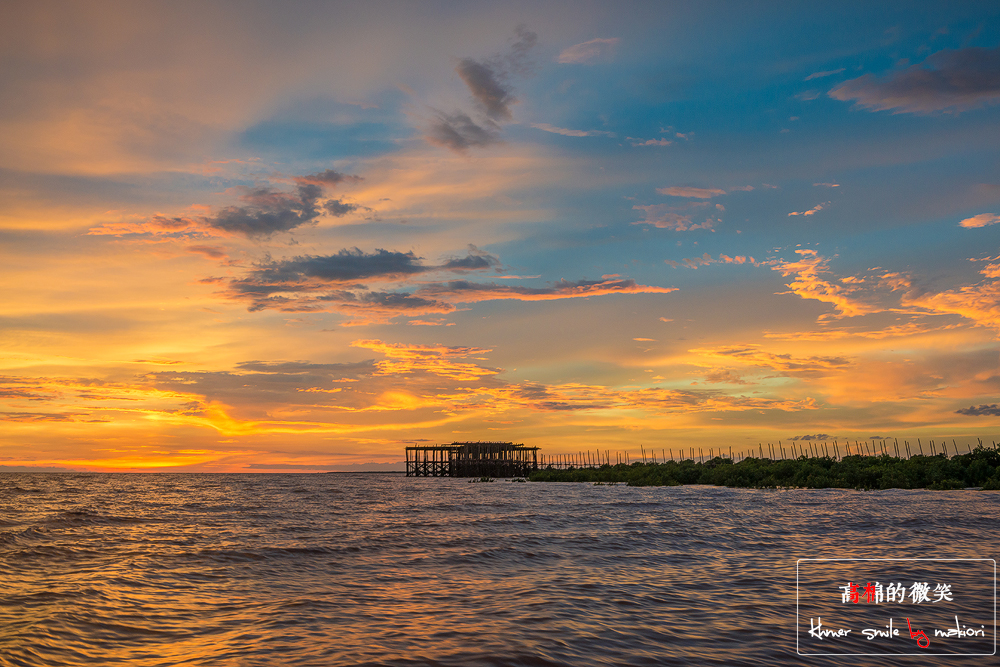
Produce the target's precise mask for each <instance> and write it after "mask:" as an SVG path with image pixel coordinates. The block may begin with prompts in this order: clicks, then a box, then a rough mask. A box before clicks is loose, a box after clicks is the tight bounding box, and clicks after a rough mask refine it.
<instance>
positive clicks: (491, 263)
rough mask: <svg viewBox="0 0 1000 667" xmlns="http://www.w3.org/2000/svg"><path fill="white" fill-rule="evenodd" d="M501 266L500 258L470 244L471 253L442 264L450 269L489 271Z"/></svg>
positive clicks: (458, 270)
mask: <svg viewBox="0 0 1000 667" xmlns="http://www.w3.org/2000/svg"><path fill="white" fill-rule="evenodd" d="M500 267H501V263H500V258H499V257H497V256H496V255H492V254H490V253H488V252H485V251H483V250H480V249H479V248H477V247H476V246H474V245H472V244H471V243H470V244H469V254H468V255H466V256H465V257H462V258H456V259H449V260H448V261H446V262H445V263H444V264H442V265H441V268H442V269H447V270H449V271H457V272H461V271H488V270H491V269H499V268H500Z"/></svg>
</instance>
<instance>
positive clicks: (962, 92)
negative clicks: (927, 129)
mask: <svg viewBox="0 0 1000 667" xmlns="http://www.w3.org/2000/svg"><path fill="white" fill-rule="evenodd" d="M829 95H830V97H832V98H834V99H838V100H843V101H848V100H855V101H856V103H857V105H858V106H860V107H864V108H866V109H872V110H875V111H883V110H889V109H896V110H897V113H901V112H910V113H931V112H934V111H962V110H965V109H972V108H975V107H979V106H982V105H984V104H989V103H995V102H997V101H1000V47H997V48H994V49H984V48H968V49H958V50H951V49H949V50H945V51H938V52H937V53H935V54H933V55H931V56H929V57H928V58H927V59H926V60H925V61H924V62H923V63H921V64H920V65H911V66H910V67H907V68H906V69H904V70H900V71H898V72H892V73H890V74H887V75H886V76H883V77H881V78H879V77H874V76H872V75H871V74H865V75H864V76H861V77H859V78H857V79H851V80H850V81H845V82H844V83H842V84H840V85H839V86H837V87H836V88H834V89H833V90H831V91H830V92H829Z"/></svg>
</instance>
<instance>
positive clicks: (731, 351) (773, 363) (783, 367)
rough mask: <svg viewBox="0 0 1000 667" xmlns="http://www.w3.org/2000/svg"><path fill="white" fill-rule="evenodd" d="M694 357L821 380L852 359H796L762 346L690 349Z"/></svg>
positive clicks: (837, 357) (842, 367)
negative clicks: (736, 363) (819, 378)
mask: <svg viewBox="0 0 1000 667" xmlns="http://www.w3.org/2000/svg"><path fill="white" fill-rule="evenodd" d="M690 352H691V353H692V354H695V355H699V356H701V357H704V358H707V359H716V360H722V361H725V362H727V363H728V364H732V363H733V362H738V363H741V364H745V365H748V366H756V367H759V368H763V369H767V370H769V371H773V372H777V373H780V374H782V375H788V376H804V377H818V376H822V375H826V374H828V373H831V372H834V371H841V370H843V369H845V368H847V367H848V366H850V364H851V361H850V359H848V358H846V357H843V356H818V355H817V356H811V357H796V356H793V355H791V354H786V353H780V354H779V353H775V352H769V351H767V350H764V349H763V348H761V346H759V345H725V346H720V347H713V348H698V349H694V350H690Z"/></svg>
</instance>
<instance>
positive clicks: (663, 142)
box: [625, 137, 674, 146]
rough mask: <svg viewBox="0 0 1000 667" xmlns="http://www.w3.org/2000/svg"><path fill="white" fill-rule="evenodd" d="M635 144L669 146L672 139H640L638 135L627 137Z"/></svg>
mask: <svg viewBox="0 0 1000 667" xmlns="http://www.w3.org/2000/svg"><path fill="white" fill-rule="evenodd" d="M625 139H626V140H627V141H629V142H631V144H632V145H633V146H669V145H671V144H672V143H674V142H672V141H670V140H669V139H638V138H636V137H625Z"/></svg>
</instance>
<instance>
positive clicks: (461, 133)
mask: <svg viewBox="0 0 1000 667" xmlns="http://www.w3.org/2000/svg"><path fill="white" fill-rule="evenodd" d="M426 136H427V140H428V141H429V142H431V143H432V144H437V145H438V146H442V147H444V148H448V149H451V150H453V151H456V152H459V153H461V152H464V151H466V150H467V149H469V148H471V147H473V146H477V147H479V148H483V147H485V146H489V145H491V144H496V143H500V126H499V125H498V124H496V123H495V122H492V121H490V120H488V119H487V121H486V122H483V123H481V124H480V123H476V121H474V120H472V118H471V117H469V114H467V113H465V112H463V111H456V112H455V113H451V114H448V113H445V112H443V111H438V112H437V113H436V117H435V120H433V121H432V122H431V124H430V126H429V127H428V128H427V135H426Z"/></svg>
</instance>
